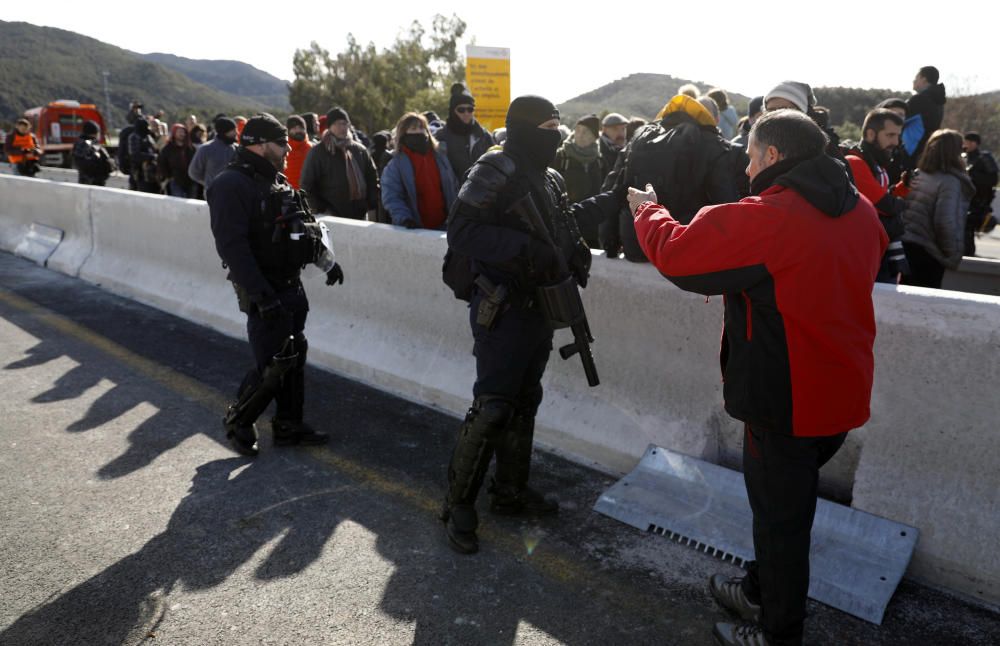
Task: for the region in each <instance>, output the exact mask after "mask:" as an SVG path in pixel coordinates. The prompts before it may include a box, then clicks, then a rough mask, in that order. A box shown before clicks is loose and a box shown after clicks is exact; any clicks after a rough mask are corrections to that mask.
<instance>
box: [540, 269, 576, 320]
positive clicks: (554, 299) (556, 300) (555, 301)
mask: <svg viewBox="0 0 1000 646" xmlns="http://www.w3.org/2000/svg"><path fill="white" fill-rule="evenodd" d="M537 294H538V302H539V303H540V304H541V307H542V313H543V314H545V319H546V320H547V321H548V322H549V326H550V327H551V328H552V329H553V330H559V329H562V328H567V327H572V326H574V325H577V324H579V323H580V322H581V321H584V320H586V317H587V314H586V312H585V311H584V309H583V301H582V300H581V299H580V289H579V288H578V287H577V283H576V279H575V278H574V277H573V276H568V277H566V278H565V279H564V280H562V281H560V282H558V283H556V284H554V285H547V286H545V287H539V288H538V290H537Z"/></svg>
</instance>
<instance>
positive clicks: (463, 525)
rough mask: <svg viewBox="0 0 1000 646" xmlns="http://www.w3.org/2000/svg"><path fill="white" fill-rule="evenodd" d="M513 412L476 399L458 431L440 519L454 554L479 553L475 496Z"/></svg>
mask: <svg viewBox="0 0 1000 646" xmlns="http://www.w3.org/2000/svg"><path fill="white" fill-rule="evenodd" d="M513 410H514V409H513V406H512V404H511V403H510V401H509V400H507V399H503V398H497V397H490V396H483V397H478V398H476V400H475V401H474V402H473V403H472V408H470V409H469V412H468V413H467V414H466V415H465V420H464V421H463V422H462V426H461V427H460V428H459V431H458V442H457V444H456V445H455V451H454V452H453V453H452V455H451V464H450V465H448V495H447V496H446V497H445V501H444V507H443V509H442V510H441V516H440V517H441V520H442V521H444V523H445V527H446V532H447V534H448V544H449V545H450V546H451V548H452V549H453V550H455V551H456V552H460V553H462V554H475V553H476V552H478V551H479V538H478V537H477V536H476V528H477V527H478V525H479V518H478V516H477V515H476V496H477V495H478V494H479V489H480V487H482V485H483V480H484V479H485V477H486V470H487V469H488V468H489V466H490V460H491V459H492V458H493V443H494V438H496V436H497V435H499V434H500V433H501V432H503V429H504V428H505V427H506V426H507V423H508V421H509V420H510V417H511V415H512V414H513Z"/></svg>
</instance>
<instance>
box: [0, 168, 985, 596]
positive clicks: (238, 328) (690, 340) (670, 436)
mask: <svg viewBox="0 0 1000 646" xmlns="http://www.w3.org/2000/svg"><path fill="white" fill-rule="evenodd" d="M43 216H44V217H45V218H47V220H46V219H42V218H43ZM31 221H40V222H41V223H44V224H49V223H52V222H55V223H57V224H53V225H52V226H57V227H59V228H63V229H64V230H66V231H67V236H66V238H65V239H64V241H63V243H62V245H65V246H66V250H65V251H63V250H62V245H61V246H60V249H57V251H56V254H54V255H53V258H55V257H56V256H58V255H60V254H62V256H61V257H65V258H77V259H80V258H81V254H80V251H79V250H80V249H87V250H88V253H87V254H83V255H82V261H83V262H82V266H79V267H76V270H74V267H75V266H74V263H72V262H69V261H65V262H61V263H56V264H52V263H50V265H51V266H53V267H54V268H58V269H59V270H60V271H65V272H66V273H70V274H74V275H76V274H78V275H79V276H81V277H82V278H84V279H86V280H89V281H91V282H95V283H99V284H101V285H103V286H104V287H106V288H108V289H109V290H111V291H114V292H116V293H119V294H124V295H127V296H130V297H132V298H135V299H137V300H140V301H143V302H145V303H149V304H151V305H154V306H156V307H159V308H161V309H164V310H167V311H170V312H174V313H176V314H178V315H180V316H183V317H185V318H188V319H190V320H193V321H196V322H199V323H203V324H205V325H208V326H210V327H213V328H215V329H218V330H221V331H223V332H225V333H227V334H230V335H233V336H237V337H242V336H243V335H244V319H243V317H242V315H241V314H240V313H239V312H238V311H237V308H236V302H235V296H234V295H233V293H232V289H231V287H230V285H229V283H228V282H227V281H226V280H225V275H226V272H225V270H224V269H223V268H222V267H221V263H220V262H219V259H218V256H217V255H216V253H215V249H214V243H213V241H212V236H211V232H210V230H209V219H208V208H207V205H206V204H205V203H203V202H196V201H190V200H179V199H173V198H166V197H160V196H150V195H143V194H137V193H134V192H127V191H118V190H113V189H94V188H88V187H79V186H68V185H57V184H52V183H50V182H44V181H41V180H29V179H24V178H9V177H0V247H2V248H4V249H6V250H9V249H10V248H11V242H13V243H14V244H16V240H17V236H18V232H19V231H21V230H22V229H23V228H24V227H25V226H26V223H30V222H31ZM325 221H326V222H327V224H328V225H329V226H330V228H331V231H332V233H333V239H334V245H335V247H336V251H337V255H338V260H339V261H340V262H341V264H342V265H343V267H344V270H345V273H346V281H345V284H343V285H338V286H334V287H327V286H325V285H324V284H323V280H322V278H323V277H322V275H321V274H319V272H318V271H315V270H313V271H312V272H311V273H310V272H309V271H308V270H307V273H306V277H305V283H306V289H307V291H308V293H309V297H310V302H311V310H310V313H309V321H308V323H307V333H308V336H309V339H310V359H311V360H312V361H313V362H314V363H316V364H318V365H320V366H324V367H326V368H329V369H332V370H335V371H337V372H340V373H343V374H345V375H347V376H349V377H351V378H354V379H357V380H360V381H363V382H366V383H369V384H372V385H375V386H378V387H380V388H383V389H385V390H389V391H391V392H394V393H397V394H399V395H402V396H404V397H407V398H409V399H412V400H416V401H419V402H422V403H425V404H429V405H433V406H436V407H439V408H442V409H444V410H448V411H451V412H453V413H454V414H456V415H461V414H463V413H464V410H465V409H466V407H467V406H468V405H469V403H470V401H471V397H472V382H473V379H474V361H475V360H474V358H473V357H472V354H471V350H472V337H471V334H470V332H469V326H468V317H469V312H468V308H467V306H466V305H465V304H464V303H462V302H460V301H457V300H455V299H454V298H453V296H452V295H451V292H450V291H449V290H448V289H447V288H446V287H445V286H444V285H443V284H442V283H441V274H440V272H441V261H442V257H443V254H444V251H445V247H446V243H445V241H444V239H443V235H442V234H441V233H439V232H429V231H405V230H402V229H397V228H395V227H391V226H387V225H379V224H373V223H367V222H357V221H351V220H341V219H337V218H326V219H325ZM58 223H61V224H62V226H60V224H58ZM71 223H72V225H71ZM873 298H874V300H875V305H876V316H877V321H878V339H877V342H876V381H875V390H874V395H873V402H872V410H873V414H872V419H871V421H870V422H869V423H868V424H867V425H866V426H865V427H864V428H863V429H859V430H856V431H855V432H853V433H851V435H850V436H849V440H848V443H847V444H846V445H845V448H844V449H843V450H841V452H840V453H839V454H838V455H837V457H836V458H835V459H834V461H833V462H832V463H831V464H830V465H828V466H827V467H826V468H824V472H823V475H822V480H823V486H824V488H825V490H826V491H827V492H829V493H832V494H833V495H834V496H835V497H839V498H841V499H850V498H852V497H853V504H854V506H856V507H858V508H859V509H863V510H865V511H869V512H872V513H876V514H879V515H882V516H885V517H887V518H891V519H893V520H897V521H900V522H903V523H907V524H911V525H915V526H917V527H919V528H920V530H921V532H922V535H921V536H922V537H921V541H920V543H919V544H918V546H917V552H916V556H915V558H914V561H913V564H912V567H911V571H910V573H911V575H912V576H915V577H918V578H920V579H922V580H924V581H927V582H930V583H935V584H939V585H943V586H948V587H950V588H952V589H955V590H958V591H960V592H963V593H965V594H969V595H972V596H975V597H978V598H979V599H981V600H984V601H987V602H989V603H993V604H998V603H1000V566H997V565H992V564H993V563H995V560H994V554H995V553H996V551H997V549H996V548H997V547H1000V543H998V540H1000V539H998V536H1000V532H998V529H1000V509H998V508H997V505H998V502H997V499H998V497H997V494H996V492H997V491H1000V469H997V468H996V465H997V464H998V463H1000V448H998V444H997V442H996V427H997V422H996V420H998V419H1000V398H997V397H996V396H990V393H989V388H990V387H991V385H992V384H996V383H998V374H997V371H998V365H1000V363H998V361H997V359H998V358H1000V353H998V350H1000V327H998V326H997V325H996V322H997V321H1000V298H998V297H994V296H978V295H968V294H960V293H958V292H948V291H935V290H923V289H919V288H905V287H904V288H895V287H887V286H878V287H877V288H876V290H875V293H874V295H873ZM584 302H585V304H586V306H587V309H588V314H589V317H590V323H591V327H592V330H593V333H594V336H595V338H596V342H595V344H594V346H593V349H594V355H595V358H596V361H597V366H598V370H599V372H600V375H601V385H600V386H599V387H598V388H593V389H591V388H588V387H587V383H586V379H585V378H584V375H583V371H582V368H581V366H580V363H579V359H577V358H572V359H571V360H569V361H562V360H561V359H560V358H559V356H558V355H557V354H556V353H553V355H552V358H551V359H550V363H549V369H548V371H547V372H546V377H545V380H544V382H543V386H544V388H545V393H546V394H545V402H544V403H543V405H542V407H541V409H540V411H539V418H538V423H539V440H540V442H542V443H543V444H545V445H547V446H549V447H551V448H554V449H555V450H557V451H560V452H562V453H564V454H568V455H570V456H574V457H576V458H577V459H580V460H583V461H587V462H590V463H592V464H595V465H597V466H598V467H600V468H603V469H604V470H606V471H608V472H612V473H622V472H624V471H626V470H629V469H630V468H631V467H632V466H633V465H634V463H635V461H636V460H637V459H638V458H639V457H640V456H641V455H642V453H643V451H644V450H645V448H646V446H647V445H648V444H650V443H654V444H657V445H659V446H663V447H666V448H669V449H671V450H674V451H678V452H681V453H685V454H688V455H691V456H694V457H697V458H701V459H705V460H709V461H713V462H717V463H722V464H726V465H729V466H738V464H739V456H740V454H741V449H742V425H741V424H739V423H737V422H735V421H733V420H732V419H730V418H729V417H728V416H727V415H726V414H725V412H724V410H723V406H722V388H721V376H720V372H719V367H718V349H719V339H720V334H721V327H722V299H721V298H717V297H713V298H712V299H707V302H706V299H705V298H704V297H700V296H697V295H694V294H689V293H686V292H682V291H680V290H679V289H677V288H676V287H674V286H673V285H671V284H670V283H668V282H666V281H665V280H664V279H663V278H662V277H660V276H659V274H658V273H657V272H656V271H655V270H654V269H653V268H652V267H650V266H649V265H635V264H631V263H628V262H626V261H612V260H607V259H604V258H595V260H594V266H593V272H592V277H591V284H590V286H589V287H588V288H587V289H586V290H585V291H584ZM569 340H570V335H569V332H568V331H566V330H562V331H559V332H557V333H556V345H557V347H558V345H559V344H562V343H568V342H569ZM248 364H249V357H248ZM330 396H334V397H335V396H336V394H335V393H331V394H330Z"/></svg>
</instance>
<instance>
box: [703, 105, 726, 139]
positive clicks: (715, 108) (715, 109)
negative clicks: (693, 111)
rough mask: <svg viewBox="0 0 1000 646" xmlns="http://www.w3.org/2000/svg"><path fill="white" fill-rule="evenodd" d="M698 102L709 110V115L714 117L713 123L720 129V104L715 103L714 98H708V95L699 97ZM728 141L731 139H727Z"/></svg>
mask: <svg viewBox="0 0 1000 646" xmlns="http://www.w3.org/2000/svg"><path fill="white" fill-rule="evenodd" d="M697 100H698V103H700V104H701V105H702V107H704V108H705V109H706V110H708V113H709V114H710V115H712V121H714V122H715V127H716V128H718V127H719V104H718V103H716V102H715V99H713V98H712V97H710V96H708V95H707V94H705V95H703V96H700V97H698V99H697ZM726 139H729V137H726Z"/></svg>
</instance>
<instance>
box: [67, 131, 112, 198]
mask: <svg viewBox="0 0 1000 646" xmlns="http://www.w3.org/2000/svg"><path fill="white" fill-rule="evenodd" d="M100 138H101V126H100V125H98V123H97V122H96V121H90V120H88V121H84V122H83V127H82V128H81V133H80V138H79V139H77V140H76V143H75V144H73V166H74V167H75V168H76V171H77V181H79V183H81V184H89V185H90V186H104V184H105V182H107V180H108V177H109V176H110V175H111V171H113V170H114V166H113V164H112V163H111V156H110V155H109V154H108V151H107V150H105V149H104V146H102V145H101V143H100Z"/></svg>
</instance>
